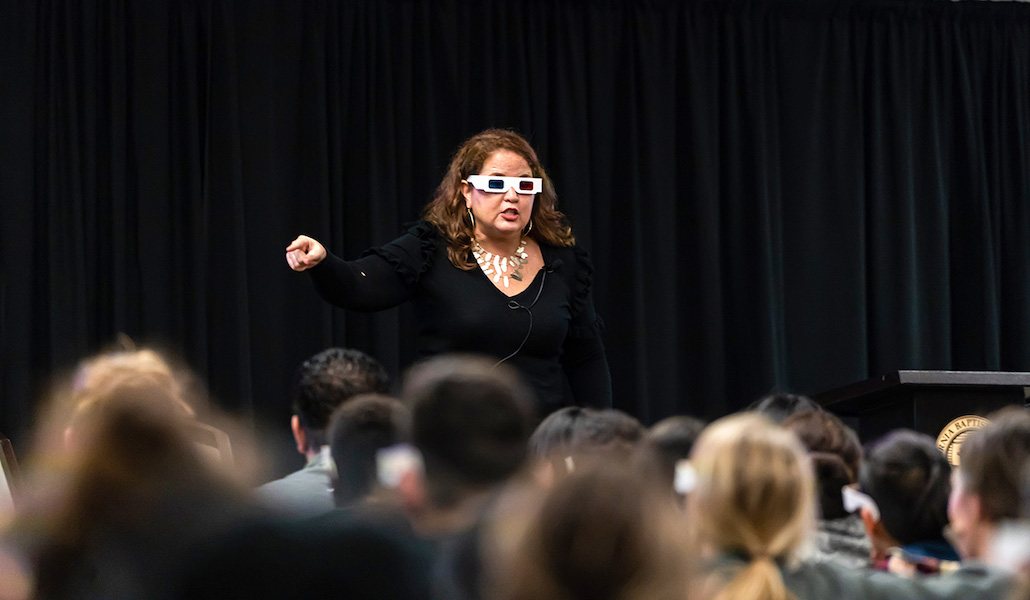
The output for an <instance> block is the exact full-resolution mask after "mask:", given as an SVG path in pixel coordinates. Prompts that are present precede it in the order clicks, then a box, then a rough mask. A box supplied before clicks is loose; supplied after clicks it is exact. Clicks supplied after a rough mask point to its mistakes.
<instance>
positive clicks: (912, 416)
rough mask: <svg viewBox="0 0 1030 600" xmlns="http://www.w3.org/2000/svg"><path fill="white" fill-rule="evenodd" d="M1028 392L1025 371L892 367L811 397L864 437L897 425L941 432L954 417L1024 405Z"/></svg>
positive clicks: (1028, 378) (1028, 376) (1029, 378)
mask: <svg viewBox="0 0 1030 600" xmlns="http://www.w3.org/2000/svg"><path fill="white" fill-rule="evenodd" d="M1028 397H1030V373H1012V372H997V371H895V372H893V373H888V374H887V375H884V376H882V377H878V378H875V379H868V380H866V381H861V382H859V383H854V384H851V385H847V386H844V387H841V388H837V389H834V390H830V391H827V392H823V393H821V394H817V395H815V396H814V397H813V398H814V399H815V400H816V401H817V402H818V403H819V404H821V405H822V406H823V407H824V408H825V409H827V410H829V411H830V412H832V413H834V414H836V415H837V416H839V417H841V418H842V419H843V420H844V421H845V422H846V423H847V424H848V425H850V426H851V427H853V428H854V429H855V431H857V432H858V437H859V438H860V439H861V440H862V442H863V443H866V442H871V441H873V440H875V439H877V438H879V437H881V436H882V435H884V434H886V433H887V432H889V431H891V430H894V429H898V428H901V427H904V428H908V429H914V430H916V431H918V432H920V433H925V434H927V435H929V436H930V437H933V438H935V439H938V438H940V437H941V436H944V437H947V432H946V428H947V427H948V426H949V424H951V423H952V422H953V421H955V420H956V419H959V418H961V417H965V416H979V417H984V416H987V415H988V414H989V413H991V412H992V411H995V410H998V409H999V408H1002V407H1004V406H1009V405H1017V406H1024V405H1025V404H1026V403H1027V398H1028ZM959 425H962V423H959Z"/></svg>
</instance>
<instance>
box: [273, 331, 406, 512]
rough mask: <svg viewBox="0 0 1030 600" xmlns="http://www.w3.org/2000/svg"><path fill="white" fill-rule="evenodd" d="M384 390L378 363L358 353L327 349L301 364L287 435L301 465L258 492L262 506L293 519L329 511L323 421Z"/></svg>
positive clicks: (327, 454) (329, 476) (328, 467)
mask: <svg viewBox="0 0 1030 600" xmlns="http://www.w3.org/2000/svg"><path fill="white" fill-rule="evenodd" d="M388 386H389V379H388V377H387V375H386V370H385V369H384V368H383V366H382V365H381V364H379V361H377V360H375V359H374V358H372V357H371V356H369V355H367V354H365V353H364V352H361V351H359V350H354V349H349V348H329V349H327V350H323V351H321V352H319V353H318V354H316V355H314V356H312V357H311V358H309V359H307V360H305V361H304V362H303V363H302V364H301V365H300V368H299V370H298V374H297V380H296V382H295V384H294V390H293V416H292V417H291V418H290V429H291V430H292V431H293V438H294V441H295V442H296V444H297V452H299V453H301V454H302V455H304V457H305V459H306V464H305V465H304V468H302V469H300V470H299V471H296V472H294V473H291V474H289V475H287V476H286V477H283V478H282V479H277V480H275V481H271V482H269V483H266V484H264V485H262V486H261V487H260V488H258V494H259V496H260V497H261V498H262V500H263V501H264V502H265V503H266V504H267V505H269V506H271V507H275V508H277V509H281V510H283V511H286V512H289V513H292V514H296V515H299V516H314V515H318V514H324V513H327V512H329V511H331V510H332V509H333V507H334V506H335V503H334V500H333V491H332V481H331V479H332V473H333V463H332V456H331V452H330V449H329V445H328V442H327V439H326V429H327V427H328V426H329V416H330V415H331V414H332V412H333V410H334V409H335V408H336V407H337V406H339V405H340V404H342V403H344V402H345V401H347V400H348V399H350V398H351V397H353V396H356V395H358V394H369V393H384V392H386V391H387V387H388Z"/></svg>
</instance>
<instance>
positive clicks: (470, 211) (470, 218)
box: [468, 208, 476, 231]
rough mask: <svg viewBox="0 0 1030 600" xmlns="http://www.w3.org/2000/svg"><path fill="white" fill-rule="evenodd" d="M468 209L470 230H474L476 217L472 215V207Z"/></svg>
mask: <svg viewBox="0 0 1030 600" xmlns="http://www.w3.org/2000/svg"><path fill="white" fill-rule="evenodd" d="M468 211H469V220H470V221H472V231H475V230H476V218H475V217H473V216H472V209H471V208H470V209H468Z"/></svg>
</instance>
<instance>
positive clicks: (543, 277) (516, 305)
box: [490, 260, 562, 369]
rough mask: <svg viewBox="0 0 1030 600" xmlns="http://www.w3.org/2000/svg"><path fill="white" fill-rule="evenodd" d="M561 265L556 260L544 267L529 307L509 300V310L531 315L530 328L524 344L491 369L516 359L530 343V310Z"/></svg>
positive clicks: (531, 329)
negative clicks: (521, 311)
mask: <svg viewBox="0 0 1030 600" xmlns="http://www.w3.org/2000/svg"><path fill="white" fill-rule="evenodd" d="M561 264H562V261H560V260H556V261H554V264H553V265H544V267H543V268H542V269H541V270H542V271H543V273H541V274H540V287H539V288H538V289H537V291H536V296H535V297H534V298H533V301H532V302H530V303H529V306H524V305H522V304H520V303H519V301H518V300H508V308H510V309H512V310H519V309H520V308H521V309H523V310H525V311H526V314H528V315H529V328H528V329H527V330H526V336H525V337H523V338H522V343H521V344H519V347H518V348H516V349H515V351H514V352H512V353H511V354H509V355H508V356H505V357H504V358H502V359H501V360H499V361H497V362H496V363H494V366H492V367H490V368H491V369H496V368H497V367H498V366H499V365H500V364H501V363H503V362H504V361H506V360H509V359H511V358H514V357H515V355H516V354H518V353H519V352H521V351H522V348H523V346H525V345H526V342H528V341H529V336H530V335H531V334H532V333H533V311H532V310H530V309H531V308H533V307H534V306H536V303H537V301H538V300H540V294H542V293H544V283H546V282H547V274H548V273H553V272H555V271H557V270H558V267H560V266H561Z"/></svg>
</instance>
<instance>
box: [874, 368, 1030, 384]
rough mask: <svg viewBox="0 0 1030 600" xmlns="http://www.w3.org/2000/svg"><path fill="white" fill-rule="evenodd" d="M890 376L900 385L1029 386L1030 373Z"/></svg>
mask: <svg viewBox="0 0 1030 600" xmlns="http://www.w3.org/2000/svg"><path fill="white" fill-rule="evenodd" d="M891 375H896V376H897V380H896V382H897V383H901V384H906V383H916V384H923V385H1020V386H1030V373H1024V372H1016V371H895V372H894V373H892V374H891ZM887 377H889V376H885V377H884V380H885V381H886V380H888V379H887Z"/></svg>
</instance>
